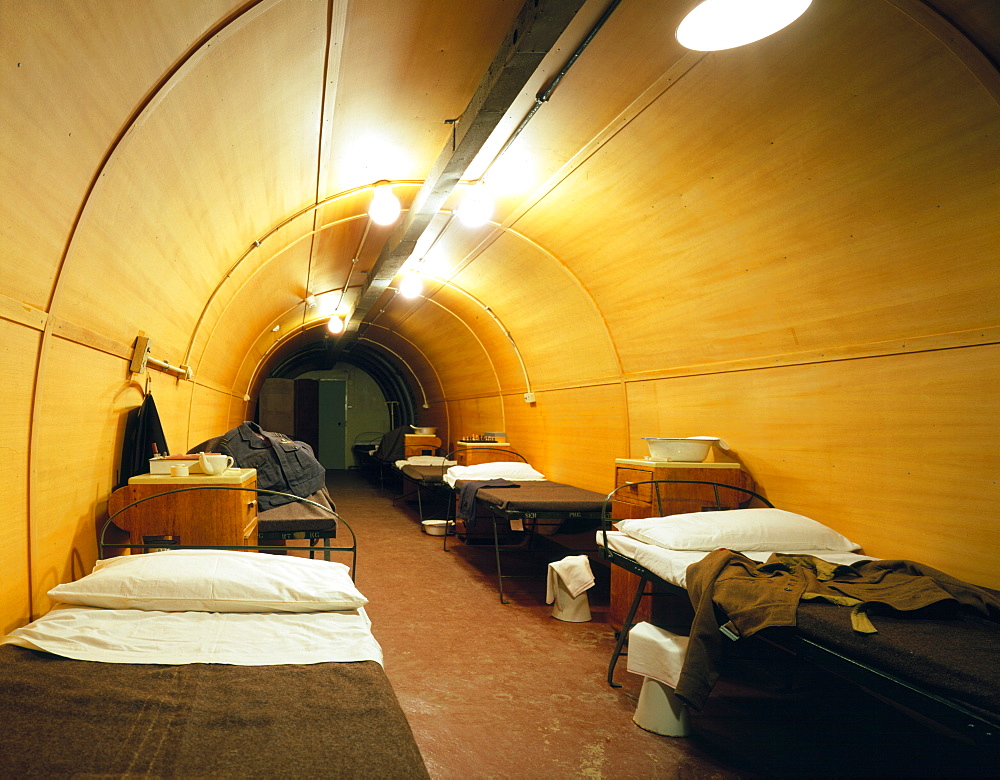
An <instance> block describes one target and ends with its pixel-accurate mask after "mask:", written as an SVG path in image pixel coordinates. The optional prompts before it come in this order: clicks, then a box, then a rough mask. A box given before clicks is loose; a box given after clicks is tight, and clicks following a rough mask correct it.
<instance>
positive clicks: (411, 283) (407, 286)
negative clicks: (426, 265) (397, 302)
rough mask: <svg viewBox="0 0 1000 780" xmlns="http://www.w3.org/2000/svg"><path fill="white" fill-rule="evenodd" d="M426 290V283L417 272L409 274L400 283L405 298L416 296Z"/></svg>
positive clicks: (401, 292)
mask: <svg viewBox="0 0 1000 780" xmlns="http://www.w3.org/2000/svg"><path fill="white" fill-rule="evenodd" d="M423 291H424V283H423V282H422V281H420V277H419V276H417V275H416V274H407V275H406V276H404V277H403V279H402V281H400V283H399V294H400V295H402V296H403V297H404V298H416V297H417V296H418V295H420V293H422V292H423Z"/></svg>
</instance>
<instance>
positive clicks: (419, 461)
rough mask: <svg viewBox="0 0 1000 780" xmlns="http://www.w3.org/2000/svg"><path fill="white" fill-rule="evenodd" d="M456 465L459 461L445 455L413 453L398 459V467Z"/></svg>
mask: <svg viewBox="0 0 1000 780" xmlns="http://www.w3.org/2000/svg"><path fill="white" fill-rule="evenodd" d="M407 465H410V466H444V467H447V466H456V465H458V461H455V460H448V459H447V458H445V457H444V456H443V455H411V456H410V457H408V458H407V459H406V460H397V461H396V468H397V469H401V468H403V466H407Z"/></svg>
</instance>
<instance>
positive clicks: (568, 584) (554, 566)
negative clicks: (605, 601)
mask: <svg viewBox="0 0 1000 780" xmlns="http://www.w3.org/2000/svg"><path fill="white" fill-rule="evenodd" d="M559 580H562V583H563V585H564V586H565V588H566V590H567V591H569V595H570V596H572V597H573V598H576V597H577V596H579V595H580V594H581V593H583V592H584V591H585V590H587V589H588V588H591V587H593V585H594V573H593V572H592V571H591V569H590V559H589V558H588V557H587V556H586V555H567V556H566V557H565V558H563V559H562V560H561V561H554V562H553V563H550V564H549V576H548V579H547V580H546V583H545V603H546V604H551V603H552V602H553V601H555V600H556V589H557V588H558V587H559Z"/></svg>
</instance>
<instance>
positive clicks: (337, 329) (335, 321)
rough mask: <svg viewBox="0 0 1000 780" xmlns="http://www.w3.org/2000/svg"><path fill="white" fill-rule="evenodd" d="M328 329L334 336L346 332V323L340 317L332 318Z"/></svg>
mask: <svg viewBox="0 0 1000 780" xmlns="http://www.w3.org/2000/svg"><path fill="white" fill-rule="evenodd" d="M326 329H327V330H328V331H330V333H332V334H333V335H334V336H336V335H337V334H338V333H343V332H344V321H343V320H342V319H340V317H331V318H330V319H329V321H327V323H326Z"/></svg>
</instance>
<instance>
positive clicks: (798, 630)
mask: <svg viewBox="0 0 1000 780" xmlns="http://www.w3.org/2000/svg"><path fill="white" fill-rule="evenodd" d="M678 482H679V483H683V484H686V485H691V484H700V485H707V486H710V487H711V489H712V490H714V491H716V495H717V498H716V502H715V504H716V507H718V508H719V509H718V511H708V513H707V514H705V513H689V514H679V515H673V516H667V517H663V518H644V519H629V520H624V521H619V520H615V519H613V518H612V517H611V514H612V512H611V506H612V505H613V503H614V496H615V492H614V491H613V492H612V493H611V494H609V495H608V497H607V501H606V503H605V506H604V510H603V511H604V518H605V519H604V522H603V523H602V528H601V530H600V531H598V533H597V541H598V545H599V547H600V550H601V553H600V554H601V556H602V557H603V558H605V559H606V560H607V561H609V562H610V563H611V564H612V565H614V566H619V567H621V568H623V569H625V570H627V571H630V572H632V573H633V574H635V575H637V576H638V578H639V583H638V587H637V589H636V591H635V595H634V597H633V599H632V602H631V605H630V607H629V611H628V614H627V615H626V617H625V621H624V622H625V625H624V627H623V629H622V631H621V632H620V634H619V636H618V640H617V643H616V646H615V648H614V651H613V652H612V657H611V660H610V663H609V665H608V671H607V681H608V683H609V685H611V686H613V687H618V684H617V683H615V682H614V671H615V666H616V663H617V661H618V659H619V657H620V656H621V655H622V654H623V647H624V646H625V644H626V642H627V638H628V632H629V630H630V629H631V627H632V626H633V621H634V617H635V614H636V611H637V609H638V607H639V603H640V601H641V600H642V599H643V598H648V597H649V593H648V588H647V585H648V584H650V583H652V584H654V585H655V586H656V587H657V589H658V590H659V591H660V592H666V593H670V592H673V593H677V594H685V595H687V590H686V588H687V587H688V586H689V578H691V577H695V576H698V572H699V569H698V568H697V567H698V566H700V565H703V564H704V562H705V561H706V560H707V558H708V556H710V555H719V554H722V553H713V552H712V551H715V550H719V549H720V548H726V549H728V550H741V551H742V552H743V555H745V556H746V557H747V558H750V559H752V560H754V561H760V562H764V561H767V560H768V559H769V558H770V557H771V555H772V554H773V553H786V554H801V555H807V556H811V557H815V558H819V559H821V560H824V561H829V562H831V563H833V564H842V565H853V566H854V567H855V568H857V567H858V566H859V564H863V563H864V562H871V561H874V560H875V559H873V558H871V556H865V555H862V554H860V553H859V552H858V548H857V546H856V545H854V544H853V543H851V542H850V541H849V540H847V539H845V538H844V537H842V536H841V535H840V534H837V533H836V532H835V531H833V530H832V529H829V528H827V527H826V526H822V525H821V524H819V523H815V521H812V520H809V519H808V518H802V517H801V516H799V515H795V514H793V513H780V514H774V512H780V510H774V507H773V505H772V504H771V503H770V502H769V501H767V499H765V498H764V497H763V496H761V495H759V494H758V493H755V492H754V491H751V490H748V489H745V488H735V487H732V486H730V485H723V484H721V483H711V482H695V481H690V480H651V481H649V482H648V486H649V488H650V489H651V490H654V491H656V493H657V496H660V495H661V494H669V493H670V491H671V490H673V485H674V484H676V483H678ZM623 487H624V486H623ZM629 487H632V486H629ZM723 490H726V491H733V490H735V491H738V492H739V493H740V495H741V496H743V497H744V500H743V501H740V502H739V505H740V508H739V509H736V510H723V507H725V505H726V504H727V503H731V501H726V500H719V498H718V494H719V491H723ZM705 509H706V510H712V509H713V508H712V507H705ZM772 521H773V522H772ZM917 566H919V564H917ZM689 567H692V568H689ZM932 571H933V570H932ZM941 577H942V578H947V575H943V574H942V575H941ZM947 579H949V580H950V579H951V578H947ZM956 582H957V581H956ZM960 585H963V586H966V585H967V584H966V583H960ZM968 587H970V588H972V589H973V591H975V592H977V593H981V594H982V595H983V598H984V599H986V600H987V602H990V603H992V604H993V605H994V606H988V607H987V610H988V612H987V613H985V614H980V613H976V612H973V611H965V610H963V611H958V612H957V613H951V612H949V614H948V617H947V618H946V619H945V618H942V617H941V616H939V615H934V614H927V613H925V612H921V613H914V614H911V615H906V616H904V615H903V613H897V612H892V613H891V614H879V613H876V617H874V618H873V619H872V620H871V622H872V623H873V624H874V626H875V627H876V630H877V633H859V632H858V631H855V630H854V629H853V627H852V622H851V610H848V609H847V608H846V607H844V606H838V605H835V604H831V603H828V602H826V601H824V600H822V599H815V600H803V601H800V602H799V603H798V606H797V609H796V612H795V625H794V626H781V627H771V628H765V629H763V630H762V631H760V632H759V633H756V634H754V636H755V637H757V638H759V639H761V640H763V641H764V642H767V643H769V644H771V645H774V646H776V647H779V648H782V649H783V650H785V651H788V652H789V653H791V654H793V655H794V656H797V657H800V658H802V659H805V660H807V661H810V662H812V663H814V664H816V665H817V666H820V667H822V668H824V669H826V670H827V671H829V672H831V673H833V674H835V675H838V676H840V677H842V678H844V679H847V680H849V681H851V682H853V683H855V684H857V685H859V686H861V687H862V688H863V689H864V690H866V691H868V692H869V693H872V694H874V695H875V696H877V697H879V698H881V699H884V700H886V701H889V702H890V703H893V704H895V705H896V706H898V707H901V708H902V709H903V710H904V711H907V712H909V713H914V714H916V715H917V716H918V717H920V718H922V719H926V720H929V721H931V722H933V723H935V724H937V725H939V726H942V727H944V728H946V729H947V730H948V731H949V732H950V733H951V734H952V735H954V736H958V737H960V738H961V739H963V740H965V741H967V742H970V743H975V744H977V745H988V746H990V747H991V749H992V748H995V747H1000V622H998V621H1000V611H998V610H1000V593H998V592H996V591H990V590H988V589H979V588H975V586H968ZM692 600H694V599H692ZM992 600H995V601H992ZM708 606H709V607H711V608H712V609H713V610H715V611H716V616H717V619H715V621H714V622H717V623H722V625H721V626H718V629H719V630H718V632H716V633H715V634H714V635H715V636H716V637H720V638H721V637H723V636H725V635H727V633H726V632H727V631H731V627H730V626H727V625H726V624H725V622H724V621H725V619H726V616H725V615H724V614H723V616H718V615H719V613H720V612H723V613H724V610H723V608H722V607H721V606H720V605H719V604H717V603H709V605H708ZM695 609H696V611H697V605H695ZM989 610H992V612H989ZM703 614H704V613H703ZM697 619H698V618H696V620H697ZM710 625H712V624H710ZM692 634H693V632H692ZM729 638H730V639H736V638H738V637H734V636H730V637H729ZM719 641H720V647H719V648H718V649H719V650H724V646H725V645H726V644H727V643H728V642H727V640H724V639H720V640H719ZM690 647H691V646H690V645H689V649H688V655H689V656H690V655H691V652H692V651H691V649H690ZM687 660H688V659H685V663H687ZM678 695H680V691H679V690H678Z"/></svg>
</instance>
